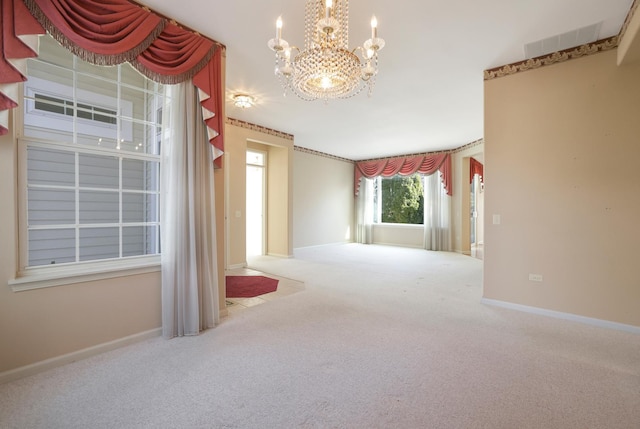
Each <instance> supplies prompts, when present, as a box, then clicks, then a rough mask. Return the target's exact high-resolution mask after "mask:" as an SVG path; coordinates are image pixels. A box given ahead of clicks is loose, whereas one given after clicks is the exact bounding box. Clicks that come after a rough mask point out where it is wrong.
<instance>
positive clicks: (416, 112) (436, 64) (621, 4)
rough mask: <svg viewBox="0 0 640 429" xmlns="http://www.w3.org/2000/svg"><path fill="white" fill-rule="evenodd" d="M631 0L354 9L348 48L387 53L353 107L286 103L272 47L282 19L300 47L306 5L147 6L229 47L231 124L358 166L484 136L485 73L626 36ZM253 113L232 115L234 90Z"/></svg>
mask: <svg viewBox="0 0 640 429" xmlns="http://www.w3.org/2000/svg"><path fill="white" fill-rule="evenodd" d="M632 2H633V0H484V1H478V0H447V1H445V0H400V1H396V2H391V1H388V0H387V1H384V0H351V1H350V3H349V10H350V12H349V28H350V32H349V40H350V48H355V47H356V46H358V45H361V44H362V43H363V42H364V40H366V39H367V38H369V37H370V27H369V22H370V20H371V16H372V15H374V14H375V15H376V17H377V19H378V35H379V37H382V38H384V39H385V41H386V47H385V48H384V49H383V50H382V51H380V65H379V73H378V77H377V82H376V86H375V88H374V91H373V95H372V96H371V97H367V95H366V93H364V92H363V93H361V94H360V95H358V96H356V97H354V98H350V99H346V100H334V101H330V102H328V103H325V102H323V101H314V102H308V101H302V100H300V99H298V98H297V97H296V96H295V95H293V94H287V95H286V96H283V89H282V87H281V86H280V84H279V82H278V80H277V79H276V77H275V76H274V72H273V71H274V64H275V59H274V54H273V52H272V51H271V50H269V48H268V47H267V41H268V40H269V39H271V38H273V37H274V35H275V21H276V19H277V17H278V16H280V15H281V16H282V19H283V22H284V26H283V38H285V39H287V40H288V41H289V43H290V44H292V45H297V46H301V45H303V44H304V40H303V34H304V29H303V21H304V6H305V1H304V0H270V1H266V0H233V1H229V0H224V1H223V0H188V1H180V2H178V1H175V0H142V1H141V3H143V4H145V5H147V6H149V7H150V8H151V9H153V10H155V11H157V12H159V13H161V14H163V15H165V16H169V17H171V18H174V19H175V20H176V21H178V22H179V23H181V24H183V25H186V26H188V27H191V28H192V29H194V30H196V31H198V32H200V33H202V34H204V35H206V36H208V37H210V38H212V39H215V40H217V41H219V42H221V43H223V44H225V45H226V46H227V56H226V65H227V67H226V86H227V88H226V97H227V107H226V109H227V116H230V117H233V118H236V119H240V120H243V121H247V122H251V123H254V124H258V125H261V126H264V127H267V128H272V129H275V130H278V131H283V132H285V133H289V134H293V135H294V137H295V140H294V142H295V145H296V146H302V147H305V148H308V149H313V150H317V151H321V152H325V153H329V154H332V155H336V156H340V157H344V158H348V159H353V160H361V159H370V158H376V157H384V156H392V155H403V154H411V153H421V152H429V151H437V150H446V149H452V148H456V147H460V146H463V145H465V144H468V143H471V142H473V141H476V140H478V139H480V138H482V137H483V71H484V70H485V69H489V68H493V67H497V66H501V65H505V64H509V63H513V62H517V61H521V60H523V59H525V54H524V45H525V44H528V43H531V42H535V41H538V40H541V39H545V38H547V37H551V36H555V35H559V34H562V33H565V32H568V31H572V30H576V29H578V28H582V27H586V26H589V25H592V24H596V23H600V22H601V23H602V24H601V26H600V31H599V34H598V39H603V38H606V37H610V36H614V35H617V34H618V33H619V31H620V28H621V27H622V25H623V23H624V20H625V18H626V16H627V14H628V12H629V9H630V7H631V4H632ZM240 92H242V93H248V94H251V95H252V96H254V97H255V99H256V105H255V106H254V107H252V108H250V109H240V108H238V107H235V106H233V104H232V103H231V102H230V99H231V97H232V95H233V94H234V93H240Z"/></svg>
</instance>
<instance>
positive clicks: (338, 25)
mask: <svg viewBox="0 0 640 429" xmlns="http://www.w3.org/2000/svg"><path fill="white" fill-rule="evenodd" d="M304 28H305V31H304V49H300V48H298V47H296V46H291V45H289V43H288V42H287V41H286V40H284V39H283V38H282V18H281V17H278V20H277V22H276V37H275V38H274V39H271V40H269V42H268V46H269V48H270V49H271V50H273V51H274V52H275V57H276V66H275V73H276V76H277V77H278V79H279V80H280V83H281V84H282V86H283V88H284V91H285V95H286V93H287V90H289V91H291V92H293V93H294V94H296V95H297V96H298V97H300V98H301V99H303V100H307V101H312V100H317V99H322V100H325V101H328V100H330V99H334V98H349V97H353V96H354V95H357V94H359V93H360V92H362V90H363V89H365V88H366V89H367V90H368V94H369V95H371V93H372V91H373V86H374V84H375V77H376V74H377V73H378V51H379V50H380V49H382V48H383V47H384V40H383V39H381V38H379V37H378V23H377V20H376V17H375V16H374V17H373V18H372V19H371V38H370V39H368V40H366V41H365V42H364V44H363V45H362V46H361V47H360V46H358V47H357V48H355V49H353V50H349V46H348V45H349V0H307V4H306V8H305V17H304ZM358 54H359V55H358Z"/></svg>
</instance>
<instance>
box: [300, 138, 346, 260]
mask: <svg viewBox="0 0 640 429" xmlns="http://www.w3.org/2000/svg"><path fill="white" fill-rule="evenodd" d="M293 168H294V169H293V174H294V178H295V180H294V184H293V208H294V216H293V240H294V241H293V247H294V248H301V247H308V246H318V245H323V244H331V243H344V242H349V241H352V239H353V231H354V204H355V200H354V196H353V192H354V191H353V174H354V171H353V169H354V165H353V163H351V162H347V161H341V160H337V159H332V158H327V157H324V156H319V155H316V154H311V153H306V152H302V151H298V150H296V151H294V167H293Z"/></svg>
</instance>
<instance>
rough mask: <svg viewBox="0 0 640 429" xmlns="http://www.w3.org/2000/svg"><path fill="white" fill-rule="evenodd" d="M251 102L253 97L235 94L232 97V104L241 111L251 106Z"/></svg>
mask: <svg viewBox="0 0 640 429" xmlns="http://www.w3.org/2000/svg"><path fill="white" fill-rule="evenodd" d="M253 102H254V101H253V97H252V96H250V95H247V94H236V95H234V96H233V104H234V105H235V106H236V107H240V108H242V109H247V108H249V107H251V106H253Z"/></svg>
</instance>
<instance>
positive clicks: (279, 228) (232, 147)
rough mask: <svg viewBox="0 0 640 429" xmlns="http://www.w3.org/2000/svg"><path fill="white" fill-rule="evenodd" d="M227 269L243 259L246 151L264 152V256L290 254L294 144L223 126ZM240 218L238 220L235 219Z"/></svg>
mask: <svg viewBox="0 0 640 429" xmlns="http://www.w3.org/2000/svg"><path fill="white" fill-rule="evenodd" d="M225 133H226V134H225V170H226V181H227V187H226V191H225V192H226V194H225V195H226V203H227V212H226V219H227V226H226V231H227V243H226V246H227V249H226V254H227V261H226V265H225V266H226V267H227V268H237V267H243V266H246V264H247V256H246V247H247V245H246V217H245V209H246V204H247V202H246V198H247V196H246V186H247V185H246V182H247V177H246V176H247V158H246V153H247V147H252V148H254V149H260V150H264V151H266V152H267V161H268V165H267V234H266V235H267V237H266V238H267V246H266V247H267V253H270V254H273V255H277V256H291V255H292V254H293V223H292V222H291V219H292V217H293V205H292V204H293V202H292V201H293V195H292V194H293V186H292V180H293V176H292V174H291V171H292V169H293V167H292V164H293V141H292V140H289V139H285V138H282V137H278V136H273V135H271V134H267V133H264V132H261V131H257V130H254V129H248V128H244V127H241V126H237V125H232V124H226V126H225ZM238 215H239V216H238Z"/></svg>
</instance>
